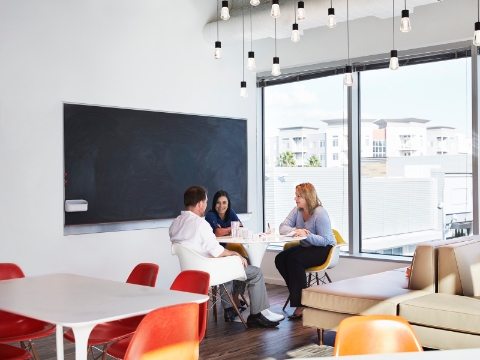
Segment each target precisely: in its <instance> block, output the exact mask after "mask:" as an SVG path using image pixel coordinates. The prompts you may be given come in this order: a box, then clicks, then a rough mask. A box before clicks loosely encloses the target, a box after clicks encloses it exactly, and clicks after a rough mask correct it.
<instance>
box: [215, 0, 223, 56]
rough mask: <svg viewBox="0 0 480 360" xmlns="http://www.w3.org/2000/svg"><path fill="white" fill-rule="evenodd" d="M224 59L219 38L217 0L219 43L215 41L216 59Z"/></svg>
mask: <svg viewBox="0 0 480 360" xmlns="http://www.w3.org/2000/svg"><path fill="white" fill-rule="evenodd" d="M221 58H222V43H221V42H220V38H219V36H218V0H217V41H215V59H217V60H218V59H221Z"/></svg>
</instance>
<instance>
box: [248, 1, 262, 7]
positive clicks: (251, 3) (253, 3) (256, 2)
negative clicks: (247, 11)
mask: <svg viewBox="0 0 480 360" xmlns="http://www.w3.org/2000/svg"><path fill="white" fill-rule="evenodd" d="M259 4H260V0H250V5H252V6H257V5H259Z"/></svg>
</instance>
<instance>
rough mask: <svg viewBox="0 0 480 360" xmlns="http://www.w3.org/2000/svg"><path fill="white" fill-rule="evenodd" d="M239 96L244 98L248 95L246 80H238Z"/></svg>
mask: <svg viewBox="0 0 480 360" xmlns="http://www.w3.org/2000/svg"><path fill="white" fill-rule="evenodd" d="M240 97H241V98H244V99H245V98H247V97H248V91H247V82H246V81H241V82H240Z"/></svg>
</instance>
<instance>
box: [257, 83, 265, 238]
mask: <svg viewBox="0 0 480 360" xmlns="http://www.w3.org/2000/svg"><path fill="white" fill-rule="evenodd" d="M256 95H257V109H256V111H257V137H258V138H259V139H258V140H257V146H258V147H257V148H258V149H260V150H261V151H257V162H258V164H260V166H257V171H259V170H260V169H261V175H262V181H258V182H257V191H258V192H259V193H258V196H257V199H258V201H257V206H258V209H262V211H261V212H259V214H258V218H257V220H258V227H257V228H258V229H260V228H262V231H265V230H266V226H265V222H266V217H265V216H266V211H265V88H264V87H260V88H257V92H256ZM258 129H261V130H260V134H258ZM260 224H261V225H260Z"/></svg>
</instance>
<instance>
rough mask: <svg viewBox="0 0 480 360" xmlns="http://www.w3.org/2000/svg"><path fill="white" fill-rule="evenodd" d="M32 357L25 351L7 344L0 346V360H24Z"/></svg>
mask: <svg viewBox="0 0 480 360" xmlns="http://www.w3.org/2000/svg"><path fill="white" fill-rule="evenodd" d="M32 357H33V356H32V354H30V353H29V352H28V351H27V350H24V349H20V348H18V347H15V346H11V345H7V344H0V360H26V359H30V358H32Z"/></svg>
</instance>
